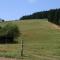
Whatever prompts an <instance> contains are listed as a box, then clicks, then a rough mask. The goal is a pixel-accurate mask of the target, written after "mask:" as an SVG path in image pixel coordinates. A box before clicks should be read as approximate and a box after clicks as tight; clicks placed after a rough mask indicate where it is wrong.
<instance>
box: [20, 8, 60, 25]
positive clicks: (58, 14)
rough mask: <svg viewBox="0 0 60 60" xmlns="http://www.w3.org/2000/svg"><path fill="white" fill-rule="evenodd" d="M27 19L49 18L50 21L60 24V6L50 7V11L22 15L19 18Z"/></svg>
mask: <svg viewBox="0 0 60 60" xmlns="http://www.w3.org/2000/svg"><path fill="white" fill-rule="evenodd" d="M25 19H26V20H27V19H48V21H49V22H52V23H55V24H57V25H60V8H59V9H50V10H48V11H41V12H36V13H33V14H32V15H26V16H22V17H21V18H20V19H19V20H25Z"/></svg>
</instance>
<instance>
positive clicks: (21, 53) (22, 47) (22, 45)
mask: <svg viewBox="0 0 60 60" xmlns="http://www.w3.org/2000/svg"><path fill="white" fill-rule="evenodd" d="M21 57H22V60H23V40H21Z"/></svg>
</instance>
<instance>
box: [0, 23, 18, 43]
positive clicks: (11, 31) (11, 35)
mask: <svg viewBox="0 0 60 60" xmlns="http://www.w3.org/2000/svg"><path fill="white" fill-rule="evenodd" d="M18 36H19V29H18V27H17V26H16V25H14V24H11V23H10V24H6V25H5V26H4V27H2V28H0V43H13V42H15V39H16V38H17V37H18Z"/></svg>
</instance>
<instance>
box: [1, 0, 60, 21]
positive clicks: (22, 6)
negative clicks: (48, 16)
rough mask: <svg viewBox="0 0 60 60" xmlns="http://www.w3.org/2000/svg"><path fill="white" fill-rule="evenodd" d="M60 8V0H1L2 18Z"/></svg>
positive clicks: (10, 18)
mask: <svg viewBox="0 0 60 60" xmlns="http://www.w3.org/2000/svg"><path fill="white" fill-rule="evenodd" d="M56 8H60V0H0V18H2V19H5V20H15V19H19V18H20V17H22V16H24V15H29V14H32V13H34V12H39V11H46V10H49V9H56Z"/></svg>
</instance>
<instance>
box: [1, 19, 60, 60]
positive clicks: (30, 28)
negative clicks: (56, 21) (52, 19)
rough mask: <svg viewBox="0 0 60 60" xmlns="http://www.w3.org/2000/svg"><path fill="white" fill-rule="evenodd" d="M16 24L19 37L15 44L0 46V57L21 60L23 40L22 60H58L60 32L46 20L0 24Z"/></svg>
mask: <svg viewBox="0 0 60 60" xmlns="http://www.w3.org/2000/svg"><path fill="white" fill-rule="evenodd" d="M7 23H13V24H16V25H17V26H18V28H19V30H20V33H21V35H20V36H19V37H18V39H16V40H18V43H17V44H0V56H1V57H10V58H16V59H20V60H21V58H22V57H21V41H22V40H23V43H24V44H23V45H24V46H23V60H60V30H59V29H56V28H55V27H54V26H53V24H51V23H49V22H48V20H47V19H42V20H41V19H39V20H38V19H36V20H21V21H12V22H4V23H0V25H2V26H3V25H5V24H7Z"/></svg>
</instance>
